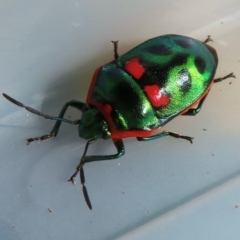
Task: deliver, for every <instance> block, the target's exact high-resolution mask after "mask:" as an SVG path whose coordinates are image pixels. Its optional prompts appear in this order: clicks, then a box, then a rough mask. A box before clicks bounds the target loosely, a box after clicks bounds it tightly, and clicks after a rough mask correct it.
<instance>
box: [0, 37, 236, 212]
mask: <svg viewBox="0 0 240 240" xmlns="http://www.w3.org/2000/svg"><path fill="white" fill-rule="evenodd" d="M209 41H212V40H211V38H210V37H208V38H207V39H206V40H205V41H204V42H201V41H199V40H196V39H193V38H190V37H186V36H179V35H164V36H159V37H155V38H153V39H150V40H148V41H146V42H144V43H142V44H140V45H138V46H137V47H135V48H133V49H132V50H130V51H129V52H127V53H125V54H124V55H122V56H119V55H118V42H117V41H112V43H113V45H114V60H113V61H111V62H110V63H107V64H106V65H103V66H101V67H99V68H98V69H97V70H96V71H95V73H94V75H93V78H92V82H91V84H90V88H89V91H88V95H87V100H86V103H83V102H79V101H77V100H71V101H69V102H67V103H66V104H65V105H64V106H63V108H62V110H61V112H60V114H59V116H58V117H53V116H50V115H46V114H43V113H41V112H39V111H37V110H35V109H33V108H31V107H28V106H25V105H24V104H22V103H20V102H18V101H17V100H15V99H13V98H11V97H9V96H8V95H6V94H3V96H4V97H5V98H6V99H8V100H9V101H10V102H12V103H14V104H16V105H18V106H19V107H23V108H25V109H26V110H28V111H30V112H32V113H34V114H36V115H39V116H41V117H44V118H46V119H50V120H56V123H55V125H54V127H53V128H52V130H51V132H50V133H49V134H46V135H43V136H41V137H34V138H29V139H27V143H28V144H29V143H31V142H33V141H38V140H41V141H42V140H45V139H49V138H51V137H56V136H57V134H58V131H59V129H60V126H61V123H62V122H66V123H69V124H74V125H78V132H79V136H80V137H81V138H84V139H86V140H87V143H86V146H85V149H84V152H83V155H82V157H81V159H80V162H79V164H78V166H77V167H76V171H75V172H74V174H73V175H72V176H71V177H70V179H69V181H70V182H72V183H75V178H76V176H77V175H78V174H79V175H80V182H81V184H82V190H83V195H84V198H85V201H86V203H87V205H88V207H89V208H90V209H92V205H91V202H90V199H89V196H88V193H87V189H86V187H85V176H84V170H83V166H84V164H86V163H88V162H93V161H101V160H112V159H116V158H119V157H121V156H122V155H123V154H124V152H125V150H124V144H123V140H122V139H124V138H128V137H136V138H137V140H139V141H148V140H154V139H157V138H162V137H165V136H172V137H175V138H181V139H185V140H188V141H189V142H190V143H192V139H193V138H192V137H189V136H184V135H180V134H177V133H174V132H169V131H162V132H158V133H157V131H158V130H159V129H160V128H162V127H163V126H164V125H165V124H167V123H168V122H169V121H171V120H172V119H173V118H175V117H176V116H178V115H191V116H194V115H196V114H197V113H199V112H200V110H201V107H202V105H203V103H204V101H205V99H206V97H207V95H208V93H209V91H210V89H211V87H212V86H213V84H214V83H217V82H220V81H222V80H224V79H227V78H230V77H235V76H234V75H233V73H230V74H228V75H227V76H225V77H222V78H218V79H214V75H215V72H216V69H217V65H218V56H217V52H216V50H215V49H214V48H212V47H211V46H209V45H208V42H209ZM70 106H71V107H73V108H76V109H78V110H79V111H81V112H82V115H81V118H80V119H78V120H75V121H71V120H68V119H65V118H63V117H64V114H65V112H66V110H67V108H68V107H70ZM98 138H103V139H110V138H111V139H112V141H113V144H114V145H115V147H116V149H117V153H116V154H113V155H97V156H88V155H87V150H88V147H89V145H90V144H92V143H93V142H95V141H96V140H97V139H98Z"/></svg>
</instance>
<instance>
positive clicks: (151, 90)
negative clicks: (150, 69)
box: [144, 85, 170, 107]
mask: <svg viewBox="0 0 240 240" xmlns="http://www.w3.org/2000/svg"><path fill="white" fill-rule="evenodd" d="M144 90H145V91H146V94H147V96H148V98H149V100H150V102H151V103H152V105H153V106H154V107H166V106H167V105H168V104H169V102H170V98H169V96H167V95H165V94H164V93H162V92H161V89H160V88H159V86H158V85H151V86H145V87H144Z"/></svg>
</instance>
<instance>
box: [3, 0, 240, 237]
mask: <svg viewBox="0 0 240 240" xmlns="http://www.w3.org/2000/svg"><path fill="white" fill-rule="evenodd" d="M239 22H240V2H239V0H229V1H225V2H224V1H217V0H212V1H210V2H209V1H207V0H203V1H188V0H180V1H173V0H171V1H169V0H163V1H158V0H149V1H140V0H139V1H133V0H132V1H129V0H124V1H122V0H121V1H120V0H115V1H110V0H100V1H80V0H67V1H66V0H48V1H44V0H42V1H39V0H35V1H27V0H22V1H17V0H2V1H1V3H0V83H1V92H5V93H7V94H9V95H10V96H12V97H14V98H16V99H18V100H19V101H22V102H24V103H25V104H28V105H30V106H31V107H34V108H36V109H39V110H41V111H43V112H44V113H48V114H52V115H57V114H58V113H59V111H60V109H61V107H62V105H63V104H64V103H65V102H66V101H68V100H71V99H78V100H81V101H84V100H85V98H86V94H87V90H88V87H89V84H90V82H91V77H92V74H93V72H94V70H95V69H96V68H97V67H98V66H100V65H102V64H104V63H106V62H109V61H111V60H112V59H113V51H112V44H111V43H110V41H111V40H119V53H121V54H122V53H124V52H126V51H127V50H129V49H131V48H132V47H134V46H136V45H137V44H139V43H141V42H143V41H145V40H147V39H149V38H152V37H155V36H159V35H163V34H167V33H175V34H182V35H187V36H191V37H194V38H197V39H200V40H204V39H205V38H206V37H207V35H211V36H212V38H213V39H214V42H213V43H211V46H213V47H214V48H216V50H217V52H218V55H219V68H218V70H217V73H216V77H221V76H224V75H226V74H228V73H230V72H232V71H233V72H234V73H235V75H236V76H237V78H236V79H229V80H226V81H225V82H223V83H219V84H216V85H215V86H214V87H213V89H212V90H211V93H210V94H209V97H208V98H207V100H206V103H205V105H204V107H203V110H202V112H201V113H200V114H199V115H197V116H196V117H179V118H177V119H175V120H173V121H172V122H171V123H169V124H168V125H167V126H166V128H164V129H167V130H171V131H176V132H179V133H181V134H184V135H189V136H193V137H194V143H193V145H190V144H189V143H188V142H187V141H183V140H178V139H174V138H165V139H161V140H156V141H152V142H146V143H143V142H138V141H136V140H135V139H127V140H124V143H125V147H126V155H125V156H124V157H122V158H121V159H118V160H116V161H112V162H98V163H91V164H87V165H86V167H85V175H86V185H87V187H88V191H89V195H90V198H91V201H92V205H93V211H89V210H88V208H87V207H86V204H85V202H84V199H83V196H82V192H81V187H80V186H79V183H77V185H75V186H73V185H71V184H70V183H68V182H67V179H68V178H69V177H70V176H71V174H72V173H73V172H74V168H75V166H76V165H77V163H78V161H79V158H80V157H81V155H82V152H83V148H84V145H85V141H84V140H82V139H80V138H79V137H78V133H77V128H76V127H74V126H70V125H67V124H63V127H62V129H61V131H60V133H59V136H58V137H57V138H56V139H53V140H49V141H46V142H41V143H33V144H31V145H30V146H26V142H25V139H26V138H29V137H35V136H39V135H42V134H46V133H48V132H49V131H50V129H51V127H52V126H53V122H51V121H50V120H49V121H48V120H45V119H42V118H40V117H37V116H34V115H32V114H30V113H28V112H26V111H25V110H24V109H21V108H18V107H17V106H15V105H13V104H11V103H10V102H8V101H7V100H6V99H4V98H3V97H0V109H1V111H0V133H1V135H0V153H1V158H0V239H4V240H20V239H21V240H30V239H34V240H42V239H48V240H56V239H57V240H76V239H82V240H83V239H84V240H85V239H86V240H90V239H92V240H103V239H106V240H112V239H116V238H118V239H124V240H126V239H131V240H133V239H137V240H139V239H147V240H151V239H153V240H155V239H167V240H168V239H171V240H173V239H178V240H188V239H189V240H192V239H194V240H198V239H199V240H202V239H204V240H208V239H209V240H213V239H217V240H226V239H231V240H235V239H236V240H238V239H239V236H240V228H239V222H240V177H239V176H240V145H239V143H240V124H239V123H240V121H239V120H240V109H239V103H240V100H239V99H240V98H239V96H240V95H239V88H240V70H239V69H240V47H239V39H240V26H239ZM230 82H232V84H229V83H230ZM66 116H67V117H68V116H71V119H76V118H79V113H78V112H76V111H74V110H72V111H69V112H68V113H67V115H66ZM203 129H206V130H207V131H204V130H203ZM114 151H115V149H114V147H113V146H112V143H111V141H103V140H99V141H97V142H96V143H95V144H94V145H93V146H91V148H90V150H89V153H91V154H109V153H113V152H114ZM48 208H50V209H51V210H52V212H51V213H50V212H49V211H48Z"/></svg>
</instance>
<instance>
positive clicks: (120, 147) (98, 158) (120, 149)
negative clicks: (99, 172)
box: [68, 139, 125, 210]
mask: <svg viewBox="0 0 240 240" xmlns="http://www.w3.org/2000/svg"><path fill="white" fill-rule="evenodd" d="M95 141H96V139H91V140H89V141H88V142H87V144H86V146H85V149H84V152H83V155H82V158H81V160H80V163H79V164H78V166H77V167H76V171H75V173H74V174H73V175H72V176H71V177H70V179H69V180H68V181H69V182H72V183H75V178H76V176H77V175H78V173H80V181H81V184H82V190H83V196H84V199H85V201H86V203H87V205H88V207H89V209H90V210H91V209H92V204H91V202H90V198H89V196H88V192H87V188H86V186H85V176H84V170H83V166H84V164H85V163H88V162H95V161H102V160H114V159H116V158H119V157H121V156H122V155H123V154H124V152H125V150H124V144H123V141H122V139H113V143H114V145H115V147H116V148H117V153H116V154H112V155H99V156H97V155H94V156H86V154H87V150H88V147H89V145H90V144H92V143H94V142H95Z"/></svg>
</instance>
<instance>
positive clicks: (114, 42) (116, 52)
mask: <svg viewBox="0 0 240 240" xmlns="http://www.w3.org/2000/svg"><path fill="white" fill-rule="evenodd" d="M111 42H112V43H113V46H114V59H115V60H116V59H118V57H119V55H118V41H111Z"/></svg>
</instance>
